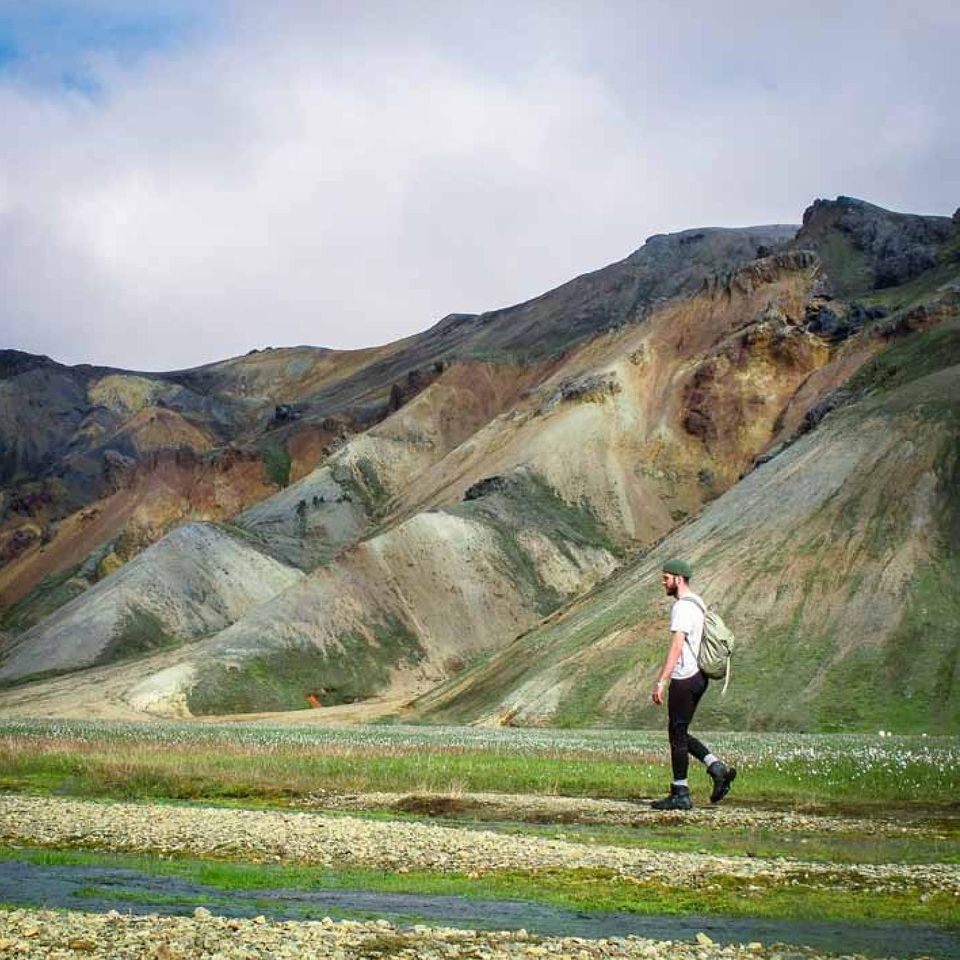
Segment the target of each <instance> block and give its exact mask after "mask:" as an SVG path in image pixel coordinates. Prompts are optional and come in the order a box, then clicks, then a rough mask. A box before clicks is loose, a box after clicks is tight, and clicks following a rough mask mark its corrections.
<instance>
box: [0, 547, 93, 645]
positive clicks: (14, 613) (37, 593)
mask: <svg viewBox="0 0 960 960" xmlns="http://www.w3.org/2000/svg"><path fill="white" fill-rule="evenodd" d="M82 567H83V564H82V563H78V564H75V565H74V566H72V567H69V568H68V569H66V570H64V571H62V572H61V573H56V574H52V575H51V576H49V577H44V578H43V579H42V580H41V581H40V582H39V583H38V584H37V585H36V586H35V587H34V588H33V589H32V590H31V591H30V592H29V593H28V594H27V595H26V596H25V597H23V598H22V599H20V600H18V601H17V602H16V603H15V604H13V605H12V606H11V607H10V608H9V609H7V610H5V611H4V612H3V616H2V619H0V629H3V630H6V631H8V632H9V633H21V632H22V631H24V630H28V629H29V628H30V627H32V626H34V624H37V623H39V622H40V621H41V620H43V618H44V617H47V616H49V615H50V614H51V613H53V611H54V610H58V609H59V608H60V607H62V606H63V605H64V604H65V603H69V602H70V601H71V600H73V599H74V597H79V596H80V594H81V593H83V592H84V591H85V590H87V589H88V588H89V586H90V584H89V582H88V581H86V580H84V579H82V578H81V577H80V576H79V575H80V571H81V568H82Z"/></svg>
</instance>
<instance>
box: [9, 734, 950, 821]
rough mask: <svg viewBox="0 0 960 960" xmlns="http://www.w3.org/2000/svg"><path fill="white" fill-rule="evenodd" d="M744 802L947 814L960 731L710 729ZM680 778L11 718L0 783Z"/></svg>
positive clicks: (591, 739) (222, 785)
mask: <svg viewBox="0 0 960 960" xmlns="http://www.w3.org/2000/svg"><path fill="white" fill-rule="evenodd" d="M703 736H704V737H705V739H706V740H707V741H708V742H709V743H711V744H712V745H714V749H715V750H716V751H717V752H718V753H721V754H722V755H723V756H724V757H725V758H727V759H728V761H729V762H731V763H733V764H735V765H736V766H737V768H738V770H739V771H740V778H739V780H738V782H737V787H736V802H738V803H741V804H742V803H766V804H778V805H790V806H794V807H798V806H799V807H803V808H813V807H820V808H823V809H832V808H842V809H844V810H847V811H850V810H854V809H863V810H866V811H870V810H889V809H890V808H907V807H911V806H915V805H922V806H923V807H926V808H930V809H935V808H937V807H944V808H948V807H950V806H951V805H952V804H954V803H955V798H956V797H957V796H958V795H960V738H957V737H943V738H936V737H927V736H915V737H897V736H889V735H885V733H884V734H881V733H879V732H878V734H876V735H861V734H856V735H840V734H832V735H814V734H781V733H749V734H746V733H729V732H723V733H715V734H710V733H707V734H704V735H703ZM668 783H669V767H668V759H667V748H666V737H665V735H664V734H663V733H661V732H659V731H624V730H551V729H542V728H537V729H530V728H527V729H524V728H483V727H409V726H408V727H405V726H388V725H384V726H366V727H363V726H349V727H323V726H288V725H284V726H261V725H253V724H242V723H235V724H195V723H142V724H140V723H112V722H95V721H54V720H51V721H44V720H35V721H34V720H27V721H24V720H5V721H0V789H3V790H7V791H10V790H14V791H16V790H30V791H40V792H43V791H48V790H49V791H55V792H56V793H58V794H60V795H64V794H66V795H72V796H87V797H92V796H98V797H113V798H118V799H129V798H138V799H197V800H199V799H205V800H215V799H217V798H222V799H225V798H243V799H249V800H256V801H260V802H280V801H283V800H284V799H290V798H303V797H309V796H312V795H315V794H317V793H318V792H356V791H364V792H374V791H383V792H411V791H413V792H416V791H420V792H426V793H454V794H456V793H463V792H487V791H491V792H497V793H520V794H533V795H561V796H574V797H578V796H582V797H607V798H611V799H635V798H639V797H646V796H652V795H655V794H656V793H658V792H659V791H662V790H664V789H665V787H666V785H667V784H668Z"/></svg>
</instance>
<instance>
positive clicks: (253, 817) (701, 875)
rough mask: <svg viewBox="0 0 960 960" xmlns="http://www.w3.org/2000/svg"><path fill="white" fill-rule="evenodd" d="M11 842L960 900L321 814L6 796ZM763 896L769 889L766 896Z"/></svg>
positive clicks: (2, 803) (871, 877) (931, 878)
mask: <svg viewBox="0 0 960 960" xmlns="http://www.w3.org/2000/svg"><path fill="white" fill-rule="evenodd" d="M0 841H2V842H5V843H14V844H17V843H20V844H24V843H25V844H31V845H34V846H51V847H84V848H88V849H97V850H113V851H133V852H150V853H151V854H153V855H161V856H166V855H174V854H186V855H190V856H198V857H202V856H210V855H215V856H229V857H237V858H242V859H245V860H250V861H253V862H292V863H303V864H315V865H318V866H328V867H333V868H338V867H342V866H348V865H349V866H358V867H370V868H375V869H382V868H384V867H388V868H391V869H396V865H397V864H398V863H402V864H403V865H404V866H405V867H407V868H408V869H422V870H443V871H444V872H457V873H463V874H468V873H471V872H473V873H475V874H477V875H478V876H479V875H482V874H484V873H488V872H492V871H497V870H539V869H558V868H559V869H563V868H587V869H607V870H611V871H614V872H616V873H619V874H620V875H621V876H622V877H623V878H624V882H641V883H642V882H647V881H656V882H660V883H664V884H667V885H669V886H677V885H685V886H700V887H704V886H708V885H709V883H710V881H711V880H712V879H716V878H717V877H720V876H725V877H738V878H741V879H746V880H751V881H754V880H756V881H763V882H766V883H771V882H772V883H778V884H783V883H786V884H790V885H802V886H805V887H816V888H820V889H831V890H833V889H836V890H846V889H849V888H851V887H853V888H860V889H871V890H883V891H890V892H897V891H900V892H903V891H908V892H910V893H912V894H915V895H917V896H921V895H923V894H926V893H935V892H939V893H948V894H956V893H958V892H960V864H950V863H928V864H901V863H886V864H834V863H820V862H810V861H802V860H793V859H786V858H784V857H777V858H772V859H764V858H761V857H732V856H714V855H711V854H702V853H687V852H677V851H662V850H645V849H640V848H633V847H616V846H611V845H603V844H594V843H589V844H586V843H584V844H580V843H574V842H572V841H569V840H554V839H550V838H545V837H533V836H511V835H504V834H502V833H495V832H493V831H490V830H483V829H473V828H466V827H453V826H448V825H441V824H432V823H430V824H425V823H415V822H409V821H381V820H369V819H362V818H357V817H350V816H343V815H336V816H324V815H322V814H318V813H297V814H292V815H291V814H289V813H283V812H278V811H271V810H236V809H223V808H217V807H179V806H173V805H168V804H162V805H158V804H153V805H151V804H135V803H96V802H92V801H84V800H73V799H68V798H58V797H28V796H10V795H7V796H0ZM760 889H762V887H761V888H760Z"/></svg>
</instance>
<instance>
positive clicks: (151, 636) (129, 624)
mask: <svg viewBox="0 0 960 960" xmlns="http://www.w3.org/2000/svg"><path fill="white" fill-rule="evenodd" d="M179 643H180V641H179V640H178V639H177V638H176V637H174V636H172V635H171V634H169V633H168V632H167V628H166V626H165V625H164V623H163V621H162V620H161V619H160V618H159V617H158V616H157V615H156V614H154V613H151V612H150V611H149V610H144V609H142V608H141V609H136V610H127V611H126V613H125V614H124V615H123V618H122V619H121V621H120V624H119V627H118V629H117V631H116V632H115V633H114V635H113V636H112V637H111V638H110V640H109V642H108V643H107V645H106V646H105V647H104V648H103V649H102V650H101V651H100V655H99V656H98V657H97V659H96V661H95V666H99V665H100V664H104V663H113V662H114V661H116V660H129V659H131V658H133V657H140V656H144V655H145V654H148V653H154V652H156V651H157V650H163V649H166V648H169V647H175V646H177V645H178V644H179Z"/></svg>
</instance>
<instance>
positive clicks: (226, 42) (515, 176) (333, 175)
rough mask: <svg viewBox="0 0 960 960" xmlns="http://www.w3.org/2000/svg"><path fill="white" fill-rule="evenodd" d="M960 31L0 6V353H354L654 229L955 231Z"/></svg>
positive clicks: (588, 261)
mask: <svg viewBox="0 0 960 960" xmlns="http://www.w3.org/2000/svg"><path fill="white" fill-rule="evenodd" d="M958 41H960V4H957V3H956V2H955V0H949V2H946V0H944V2H940V0H919V2H918V0H913V2H911V3H900V2H897V0H887V2H884V3H876V2H874V0H871V2H854V0H851V2H845V0H831V2H824V0H808V2H806V3H803V4H798V3H795V2H792V0H791V2H781V0H758V2H754V0H731V2H729V3H726V4H718V3H716V2H715V0H711V2H692V0H669V2H668V0H663V2H660V0H634V2H631V3H625V2H603V0H593V2H567V0H549V2H529V3H528V2H523V0H510V2H509V3H507V2H503V0H486V2H483V3H479V2H466V0H464V2H460V0H443V2H439V0H437V2H434V0H418V2H404V0H393V2H379V0H369V2H367V0H357V2H355V3H344V2H343V0H337V2H327V0H310V2H307V0H302V2H296V0H271V2H270V3H263V2H262V0H205V2H204V3H194V2H190V3H188V2H185V0H143V2H118V0H76V2H69V0H59V2H47V0H0V348H4V347H8V348H15V349H20V350H26V351H29V352H32V353H43V354H47V355H49V356H51V357H53V358H54V359H56V360H59V361H61V362H63V363H71V364H73V363H98V364H106V365H111V366H118V367H123V368H126V369H133V370H172V369H179V368H185V367H192V366H196V365H199V364H202V363H206V362H211V361H215V360H220V359H225V358H227V357H230V356H236V355H239V354H243V353H246V352H247V351H249V350H251V349H254V348H263V347H267V346H275V347H279V346H293V345H298V344H312V345H315V346H323V347H331V348H336V349H354V348H359V347H364V346H372V345H377V344H381V343H387V342H390V341H393V340H396V339H399V338H401V337H405V336H408V335H410V334H413V333H417V332H420V331H422V330H425V329H427V328H428V327H430V326H431V325H433V324H434V323H436V322H437V321H438V320H439V319H441V318H442V317H443V316H445V315H446V314H448V313H453V312H466V313H479V312H482V311H484V310H489V309H495V308H497V307H502V306H508V305H510V304H513V303H518V302H521V301H523V300H527V299H529V298H531V297H534V296H536V295H538V294H540V293H542V292H544V291H546V290H548V289H551V288H552V287H555V286H557V285H559V284H561V283H563V282H565V281H566V280H569V279H571V278H572V277H574V276H577V275H579V274H581V273H584V272H587V271H589V270H593V269H596V268H598V267H601V266H604V265H606V264H607V263H611V262H613V261H616V260H619V259H621V258H623V257H625V256H627V255H628V254H629V253H630V252H631V251H633V250H635V249H636V248H637V247H639V246H640V245H641V244H642V243H643V241H644V239H645V238H646V237H647V236H649V235H651V234H654V233H663V232H669V231H673V230H681V229H686V228H689V227H698V226H742V225H748V224H761V223H799V222H800V219H801V217H802V214H803V210H804V209H805V208H806V207H807V206H808V205H809V204H810V203H811V202H812V201H813V200H814V199H815V198H817V197H835V196H837V195H839V194H845V195H849V196H856V197H860V198H862V199H865V200H869V201H871V202H873V203H877V204H880V205H881V206H885V207H888V208H890V209H895V210H902V211H907V212H913V213H933V214H942V215H950V214H952V213H953V211H954V210H955V209H956V208H957V206H958V205H960V97H958V95H957V93H958V90H960V58H958V57H957V56H956V49H957V47H958Z"/></svg>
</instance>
